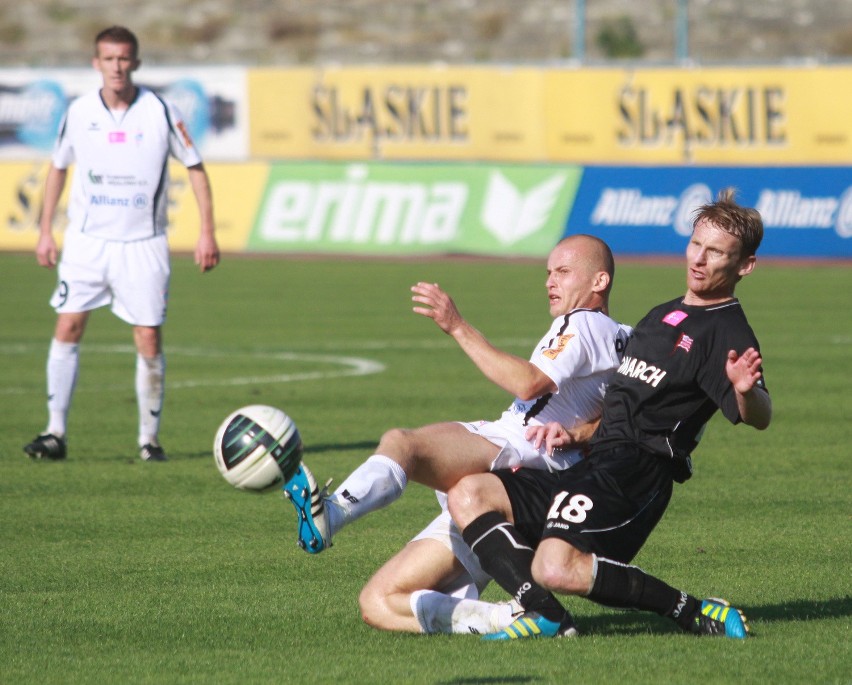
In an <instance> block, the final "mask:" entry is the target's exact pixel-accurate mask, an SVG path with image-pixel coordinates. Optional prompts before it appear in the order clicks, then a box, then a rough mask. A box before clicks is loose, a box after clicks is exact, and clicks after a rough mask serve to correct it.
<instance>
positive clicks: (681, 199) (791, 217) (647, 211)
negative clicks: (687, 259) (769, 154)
mask: <svg viewBox="0 0 852 685" xmlns="http://www.w3.org/2000/svg"><path fill="white" fill-rule="evenodd" d="M712 198H713V194H712V192H711V190H710V188H709V187H708V186H707V185H705V184H703V183H696V184H693V185H691V186H689V187H688V188H686V190H684V191H683V192H682V193H681V194H680V195H679V196H675V195H645V194H643V193H642V191H641V190H639V189H638V188H604V189H603V191H601V194H600V196H599V197H598V201H597V204H596V205H595V207H594V209H593V210H592V215H591V223H592V225H596V226H671V227H673V228H674V229H675V231H676V232H677V233H678V234H679V235H683V236H689V235H691V234H692V221H693V216H694V212H695V210H696V209H698V208H699V207H700V206H701V205H703V204H705V203H707V202H710V201H711V200H712ZM755 209H757V210H758V211H759V212H760V214H761V217H762V218H763V224H764V226H765V227H766V228H775V229H780V228H800V229H806V228H814V229H832V228H833V229H834V230H835V231H836V232H837V234H838V235H839V236H841V237H843V238H848V237H852V187H849V188H847V189H846V190H845V191H844V193H843V194H842V195H841V196H840V197H832V196H826V197H807V196H804V195H802V193H801V192H799V191H797V190H774V189H769V188H764V189H762V190H761V191H760V194H759V196H758V200H757V203H756V204H755Z"/></svg>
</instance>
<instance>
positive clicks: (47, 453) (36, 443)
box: [24, 433, 65, 461]
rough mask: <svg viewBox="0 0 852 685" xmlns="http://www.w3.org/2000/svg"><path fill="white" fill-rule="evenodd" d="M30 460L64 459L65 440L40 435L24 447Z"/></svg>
mask: <svg viewBox="0 0 852 685" xmlns="http://www.w3.org/2000/svg"><path fill="white" fill-rule="evenodd" d="M24 452H26V453H27V454H28V455H29V456H30V458H31V459H51V460H53V461H59V460H60V459H65V439H64V438H62V437H60V436H58V435H53V434H52V433H41V434H40V435H37V436H36V437H35V438H34V439H33V441H32V442H31V443H29V444H28V445H24Z"/></svg>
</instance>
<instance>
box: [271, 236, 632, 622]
mask: <svg viewBox="0 0 852 685" xmlns="http://www.w3.org/2000/svg"><path fill="white" fill-rule="evenodd" d="M613 272H614V265H613V259H612V254H611V252H610V250H609V248H608V247H607V245H606V244H605V243H604V242H603V241H601V240H599V239H597V238H594V237H592V236H585V235H576V236H571V237H569V238H566V239H564V240H562V241H561V242H560V243H559V244H558V245H557V246H556V247H555V248H554V249H553V251H552V252H551V253H550V256H549V257H548V262H547V273H548V277H547V282H546V287H547V293H548V298H549V305H550V307H549V308H550V314H551V316H553V317H554V321H553V323H552V324H551V327H550V329H549V330H548V332H547V334H546V335H545V336H544V337H543V338H542V339H541V341H540V343H539V344H538V345H537V346H536V348H535V350H534V351H533V354H532V356H531V358H530V359H529V360H526V359H522V358H520V357H516V356H514V355H511V354H509V353H507V352H503V351H501V350H498V349H497V348H495V347H494V346H493V345H491V344H490V343H489V342H488V340H487V339H486V338H485V337H484V336H483V335H482V334H481V333H480V332H479V331H477V330H476V329H474V328H473V327H472V326H471V325H470V324H469V323H468V322H467V321H466V320H465V319H464V318H462V316H461V315H460V314H459V312H458V310H457V308H456V306H455V304H454V303H453V301H452V299H451V298H450V297H449V296H448V295H447V294H446V293H445V292H444V291H443V290H442V289H441V288H440V287H439V286H438V285H437V284H434V283H418V284H417V285H415V286H414V287H413V288H412V291H413V292H414V297H413V298H412V299H413V301H414V302H415V303H417V306H415V307H414V311H415V312H416V313H418V314H421V315H423V316H427V317H429V318H431V319H433V320H434V321H435V323H436V324H437V325H438V326H439V327H440V328H441V329H442V330H443V331H444V332H445V333H447V334H449V335H451V336H452V337H453V339H454V340H455V341H456V342H457V343H458V344H459V346H460V347H461V348H462V350H463V351H464V352H465V353H466V354H467V355H468V356H469V357H470V358H471V360H472V361H473V362H474V364H476V366H477V367H478V368H479V369H480V371H482V373H483V374H484V375H485V376H486V378H488V379H489V380H490V381H492V382H493V383H495V384H497V385H498V386H499V387H501V388H503V389H504V390H506V391H508V392H510V393H511V394H513V395H515V401H514V402H513V403H512V405H511V406H510V407H509V409H508V410H507V411H506V412H504V413H503V415H502V416H501V417H500V418H499V419H498V420H497V421H494V422H485V421H481V422H478V423H467V424H465V423H456V422H447V423H438V424H432V425H428V426H424V427H421V428H417V429H414V430H407V429H393V430H390V431H388V432H387V433H385V434H384V435H383V436H382V439H381V441H380V442H379V445H378V448H377V449H376V453H375V454H374V455H373V456H371V457H370V458H369V459H367V461H365V462H364V463H363V464H362V465H361V466H359V467H358V468H357V469H356V470H355V471H354V472H353V473H352V474H350V475H349V477H347V478H346V480H345V481H344V482H343V483H342V484H341V485H340V487H339V488H337V490H336V491H335V492H334V494H332V495H330V496H327V495H326V493H325V490H323V491H322V492H320V491H319V489H318V488H317V486H316V481H315V480H314V478H313V475H312V474H311V472H310V471H309V469H308V468H307V467H306V466H305V465H304V464H302V465H301V466H300V468H299V470H298V471H297V473H296V475H295V476H294V477H293V478H292V479H291V480H289V481H287V483H285V485H284V492H285V494H286V495H287V496H288V498H289V499H290V501H291V502H292V503H293V504H294V505H295V507H296V510H297V519H298V526H299V543H300V545H301V546H302V547H303V548H304V549H305V550H306V551H308V552H312V553H316V552H321V551H323V550H324V549H325V548H326V547H329V546H330V545H331V539H332V536H334V535H335V534H337V533H338V532H339V531H340V529H341V528H343V526H345V525H347V524H348V523H351V522H352V521H354V520H356V519H358V518H360V517H361V516H363V515H364V514H367V513H369V512H371V511H375V510H376V509H379V508H380V507H383V506H386V505H387V504H389V503H390V502H392V501H394V500H395V499H397V498H398V497H400V496H401V494H402V492H403V489H404V488H405V486H406V484H407V482H408V480H414V481H416V482H419V483H422V484H424V485H427V486H429V487H431V488H434V489H435V490H436V491H438V493H439V500H443V499H445V498H444V495H443V493H445V492H446V491H447V490H448V489H449V488H450V487H452V486H453V485H454V484H455V483H456V482H457V481H458V480H459V479H461V478H462V477H463V476H464V475H465V474H470V473H482V472H485V471H488V470H490V469H493V468H511V467H522V466H523V467H529V468H535V469H547V470H554V469H564V468H567V467H569V466H571V464H573V463H575V462H576V461H578V460H579V459H581V454H580V452H579V450H578V449H568V450H564V451H560V452H553V451H552V450H551V449H550V447H551V446H550V444H549V440H541V439H539V440H537V441H535V442H531V441H530V440H528V439H527V432H528V431H529V430H530V429H531V428H533V427H535V426H541V425H543V424H544V423H546V422H549V421H552V420H553V418H552V417H557V416H558V417H561V418H560V422H563V424H564V425H567V426H569V427H575V428H578V429H579V428H580V427H583V428H585V427H586V426H588V425H589V422H593V421H595V420H596V419H597V418H598V417H599V416H600V411H601V405H602V402H603V395H604V391H605V388H606V384H607V381H608V379H609V377H610V375H611V374H612V372H613V371H614V370H615V369H616V368H617V367H618V365H619V360H620V357H621V353H622V351H623V349H624V346H625V345H626V342H627V338H628V336H629V333H630V329H629V328H628V327H624V326H621V325H619V324H618V323H616V322H615V321H613V320H612V319H611V318H610V317H609V316H608V313H607V312H608V302H609V292H610V288H611V286H612V278H613ZM587 435H588V434H587ZM488 580H489V579H488V577H487V576H486V575H485V574H484V573H483V572H482V571H481V569H480V567H479V563H478V561H477V559H476V557H475V555H473V554H472V553H471V551H470V549H469V548H468V547H467V545H465V543H464V541H463V540H462V538H461V535H460V533H459V531H458V529H457V528H456V527H455V525H454V524H453V522H452V521H451V519H450V517H449V514H448V513H447V512H446V510H444V511H443V512H442V513H441V514H440V515H439V516H438V517H437V518H436V519H435V520H434V521H433V522H432V524H430V525H429V526H428V527H427V528H426V530H424V531H423V532H422V533H420V534H419V535H418V536H417V537H416V538H415V539H414V540H412V541H411V542H410V543H409V544H408V545H406V546H405V547H404V548H403V549H402V550H401V551H400V552H399V553H398V554H397V555H396V556H394V557H393V558H392V559H391V560H389V561H388V562H387V563H386V564H385V565H384V566H383V567H382V568H381V569H379V571H378V572H377V573H376V574H375V575H374V576H373V578H372V579H371V580H370V581H369V582H368V583H367V585H366V586H365V588H364V589H363V590H362V592H361V597H360V604H361V612H362V615H363V617H364V620H365V621H366V622H367V623H369V624H370V625H372V626H375V627H377V628H381V629H385V630H401V631H410V632H471V631H480V632H482V631H485V632H490V631H492V630H495V629H496V628H495V626H497V625H500V626H501V627H502V626H505V625H508V624H509V623H511V620H512V617H511V606H510V605H509V604H508V603H506V604H503V605H495V604H491V603H487V602H482V601H479V599H478V597H479V592H480V591H481V588H482V587H484V585H485V584H486V583H487V582H488Z"/></svg>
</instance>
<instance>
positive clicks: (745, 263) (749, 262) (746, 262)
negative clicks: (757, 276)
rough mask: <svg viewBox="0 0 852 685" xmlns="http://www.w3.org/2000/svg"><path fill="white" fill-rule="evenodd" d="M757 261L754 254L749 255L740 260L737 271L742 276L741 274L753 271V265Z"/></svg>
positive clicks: (744, 274)
mask: <svg viewBox="0 0 852 685" xmlns="http://www.w3.org/2000/svg"><path fill="white" fill-rule="evenodd" d="M756 263H757V257H756V256H755V255H749V256H748V257H746V258H745V259H743V260H742V261H741V262H740V270H739V271H738V272H737V273H738V274H739V276H740V278H742V277H743V276H747V275H748V274H750V273H751V272H752V271H754V265H755V264H756Z"/></svg>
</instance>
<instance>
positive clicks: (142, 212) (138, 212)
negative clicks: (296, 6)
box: [24, 26, 219, 461]
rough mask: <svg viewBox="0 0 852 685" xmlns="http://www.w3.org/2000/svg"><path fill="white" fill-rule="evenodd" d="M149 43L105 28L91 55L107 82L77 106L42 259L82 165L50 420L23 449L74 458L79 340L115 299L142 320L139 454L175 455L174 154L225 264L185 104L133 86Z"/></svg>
mask: <svg viewBox="0 0 852 685" xmlns="http://www.w3.org/2000/svg"><path fill="white" fill-rule="evenodd" d="M138 52H139V44H138V41H137V39H136V36H135V35H134V34H133V33H132V32H131V31H129V30H128V29H126V28H124V27H121V26H113V27H110V28H108V29H105V30H103V31H101V32H100V33H99V34H98V35H97V37H96V38H95V56H94V58H93V60H92V65H93V66H94V68H95V69H96V70H97V71H98V72H100V74H101V76H102V78H103V85H102V87H101V88H100V89H98V90H95V91H92V92H90V93H88V94H85V95H83V96H81V97H79V98H77V99H76V100H75V101H74V102H72V103H71V105H70V107H69V108H68V111H67V113H66V115H65V118H64V120H63V122H62V126H61V128H60V132H59V137H58V140H57V142H56V147H55V149H54V153H53V158H52V165H51V167H50V171H49V172H48V176H47V180H46V182H45V189H44V206H43V210H42V215H41V220H40V234H39V240H38V245H37V247H36V258H37V259H38V263H39V264H40V265H41V266H44V267H48V268H52V267H54V266H56V264H57V254H58V250H57V246H56V242H55V241H54V238H53V232H52V224H53V218H54V214H55V211H56V207H57V205H58V202H59V198H60V196H61V194H62V190H63V188H64V187H65V181H66V176H67V170H68V167H69V166H70V165H71V164H75V171H74V177H73V182H72V186H71V197H70V201H69V207H68V219H69V223H68V228H67V230H66V232H65V238H64V244H63V250H62V259H61V261H60V262H59V266H58V276H59V279H58V281H59V282H58V285H57V288H56V290H55V292H54V293H53V297H52V298H51V301H50V303H51V305H52V306H53V307H54V309H55V310H56V313H57V315H58V316H57V320H56V328H55V330H54V335H53V340H52V341H51V345H50V352H49V354H48V360H47V393H48V402H47V406H48V413H49V419H48V425H47V429H46V430H45V431H44V433H41V434H40V435H38V436H37V437H36V438H35V439H34V440H33V441H32V442H31V443H29V444H28V445H26V446H25V447H24V451H25V452H26V453H27V454H28V455H29V456H30V457H33V458H45V459H53V460H58V459H64V458H65V456H66V441H65V434H66V423H67V418H68V410H69V407H70V404H71V398H72V395H73V393H74V385H75V382H76V378H77V370H78V365H79V345H80V341H81V340H82V338H83V333H84V332H85V329H86V323H87V321H88V318H89V314H90V312H91V311H92V310H93V309H96V308H98V307H103V306H106V305H110V306H111V308H112V311H113V313H114V314H115V315H116V316H118V317H119V318H120V319H122V320H123V321H126V322H127V323H129V324H130V325H131V326H132V327H133V339H134V342H135V345H136V350H137V359H136V395H137V400H138V405H139V434H138V444H139V450H140V451H139V455H140V457H141V458H142V459H144V460H146V461H165V460H166V455H165V452H164V451H163V448H162V447H161V446H160V443H159V437H158V434H159V428H160V413H161V411H162V404H163V392H164V378H165V360H164V357H163V348H162V333H161V326H162V324H163V322H164V321H165V316H166V303H167V299H168V290H169V274H170V267H169V247H168V240H167V237H166V226H167V216H166V205H167V197H166V193H167V189H168V184H169V178H168V157H169V155H170V154H171V155H172V156H173V157H175V158H176V159H178V160H179V161H180V162H182V163H183V164H184V165H185V166H186V167H187V168H188V171H189V181H190V185H191V186H192V190H193V193H194V195H195V199H196V202H197V203H198V209H199V213H200V219H201V233H200V236H199V239H198V243H197V246H196V249H195V262H196V264H198V266H199V268H200V269H201V271H202V272H205V271H209V270H210V269H212V268H213V267H215V266H216V265H217V264H218V263H219V248H218V246H217V244H216V238H215V236H214V223H213V201H212V195H211V191H210V182H209V179H208V177H207V172H206V170H205V168H204V166H203V164H202V162H201V157H200V156H199V154H198V151H197V150H196V149H195V146H194V145H193V143H192V140H191V139H190V137H189V134H188V132H187V129H186V126H185V125H184V123H183V122H182V121H181V117H180V114H179V113H178V112H177V110H176V109H175V108H174V107H173V106H172V105H171V104H169V103H167V102H165V101H164V100H162V99H161V98H160V97H159V96H157V95H155V94H154V93H153V92H152V91H150V90H149V89H147V88H143V87H139V86H136V85H134V83H133V80H132V74H133V72H134V71H135V70H136V69H137V68H138V67H139V65H140V61H139V58H138Z"/></svg>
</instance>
